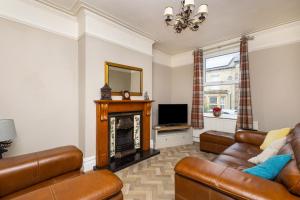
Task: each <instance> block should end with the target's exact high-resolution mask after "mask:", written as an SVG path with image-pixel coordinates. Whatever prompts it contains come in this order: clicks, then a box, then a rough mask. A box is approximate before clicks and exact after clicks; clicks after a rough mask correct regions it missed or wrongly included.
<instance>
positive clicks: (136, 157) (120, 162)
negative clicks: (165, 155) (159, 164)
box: [94, 149, 160, 172]
mask: <svg viewBox="0 0 300 200" xmlns="http://www.w3.org/2000/svg"><path fill="white" fill-rule="evenodd" d="M159 153H160V151H159V150H155V149H150V150H148V151H138V152H137V153H135V154H132V155H129V156H126V157H123V158H116V159H112V160H111V162H110V165H108V166H107V167H104V168H98V167H97V166H95V167H94V170H98V169H109V170H111V171H113V172H116V171H119V170H121V169H124V168H126V167H129V166H131V165H133V164H135V163H138V162H141V161H143V160H146V159H148V158H150V157H152V156H155V155H158V154H159Z"/></svg>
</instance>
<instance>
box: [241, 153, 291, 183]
mask: <svg viewBox="0 0 300 200" xmlns="http://www.w3.org/2000/svg"><path fill="white" fill-rule="evenodd" d="M291 159H292V156H291V155H290V154H284V155H277V156H272V157H271V158H269V159H268V160H266V161H265V162H263V163H261V164H259V165H256V166H255V167H251V168H248V169H244V170H243V172H246V173H248V174H252V175H254V176H258V177H261V178H264V179H268V180H273V179H275V178H276V176H277V175H278V174H279V173H280V171H281V170H282V169H283V168H284V166H286V165H287V164H288V162H289V161H290V160H291Z"/></svg>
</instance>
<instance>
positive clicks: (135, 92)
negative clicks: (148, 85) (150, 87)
mask: <svg viewBox="0 0 300 200" xmlns="http://www.w3.org/2000/svg"><path fill="white" fill-rule="evenodd" d="M142 73H143V70H142V69H141V68H136V67H130V66H125V65H120V64H115V63H107V64H106V76H107V77H106V83H108V85H109V86H110V87H111V89H112V94H113V95H120V94H121V91H122V90H127V91H129V92H130V94H131V96H141V95H142V91H143V89H142V76H143V74H142Z"/></svg>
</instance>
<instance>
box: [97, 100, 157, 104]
mask: <svg viewBox="0 0 300 200" xmlns="http://www.w3.org/2000/svg"><path fill="white" fill-rule="evenodd" d="M94 102H95V103H152V102H154V101H153V100H95V101H94Z"/></svg>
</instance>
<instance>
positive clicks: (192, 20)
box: [164, 0, 208, 33]
mask: <svg viewBox="0 0 300 200" xmlns="http://www.w3.org/2000/svg"><path fill="white" fill-rule="evenodd" d="M194 8H195V2H194V0H182V1H181V10H180V12H179V13H178V14H176V15H175V16H174V14H173V8H172V7H167V8H166V9H165V12H164V16H165V22H166V24H167V25H168V26H173V28H174V30H175V32H176V33H181V31H182V30H185V29H186V28H187V27H189V28H190V29H191V30H192V31H197V30H198V29H199V25H200V24H201V23H203V22H204V21H205V19H206V18H207V15H208V6H207V5H206V4H202V5H200V6H199V8H198V10H197V13H196V14H194V15H192V14H193V11H194Z"/></svg>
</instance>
